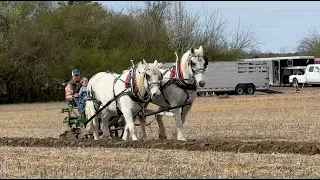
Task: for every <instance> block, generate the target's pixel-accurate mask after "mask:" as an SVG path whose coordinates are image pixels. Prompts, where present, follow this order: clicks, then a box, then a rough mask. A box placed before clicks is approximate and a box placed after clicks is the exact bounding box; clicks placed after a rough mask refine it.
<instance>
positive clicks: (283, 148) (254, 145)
mask: <svg viewBox="0 0 320 180" xmlns="http://www.w3.org/2000/svg"><path fill="white" fill-rule="evenodd" d="M0 146H25V147H103V148H158V149H165V150H167V149H181V150H188V151H218V152H238V153H246V152H251V153H286V154H305V155H314V154H320V143H313V142H286V141H259V142H254V141H253V142H242V141H237V140H222V139H221V140H189V141H186V142H180V141H176V140H165V141H163V140H148V141H138V142H124V141H119V140H118V141H116V140H112V141H111V140H99V141H94V140H92V139H78V140H68V139H58V138H45V139H40V138H7V137H3V138H0Z"/></svg>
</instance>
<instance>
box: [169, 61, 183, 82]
mask: <svg viewBox="0 0 320 180" xmlns="http://www.w3.org/2000/svg"><path fill="white" fill-rule="evenodd" d="M178 66H179V78H181V79H184V78H183V73H182V68H181V63H180V61H179V62H178ZM175 73H176V66H172V70H171V73H170V78H174V76H175Z"/></svg>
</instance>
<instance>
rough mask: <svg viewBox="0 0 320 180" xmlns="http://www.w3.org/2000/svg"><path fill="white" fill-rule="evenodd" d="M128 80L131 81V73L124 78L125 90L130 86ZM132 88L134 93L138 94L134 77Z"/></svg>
mask: <svg viewBox="0 0 320 180" xmlns="http://www.w3.org/2000/svg"><path fill="white" fill-rule="evenodd" d="M130 79H131V72H129V74H128V75H127V77H126V81H125V82H126V83H125V85H124V87H125V88H128V87H129V85H130ZM133 87H134V92H136V93H137V92H139V89H138V87H137V82H136V77H133Z"/></svg>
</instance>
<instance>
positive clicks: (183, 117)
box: [181, 104, 192, 125]
mask: <svg viewBox="0 0 320 180" xmlns="http://www.w3.org/2000/svg"><path fill="white" fill-rule="evenodd" d="M191 107H192V104H191V105H188V106H185V107H183V108H182V113H181V121H182V125H183V124H184V123H185V122H186V117H187V115H188V113H189V111H190V110H191Z"/></svg>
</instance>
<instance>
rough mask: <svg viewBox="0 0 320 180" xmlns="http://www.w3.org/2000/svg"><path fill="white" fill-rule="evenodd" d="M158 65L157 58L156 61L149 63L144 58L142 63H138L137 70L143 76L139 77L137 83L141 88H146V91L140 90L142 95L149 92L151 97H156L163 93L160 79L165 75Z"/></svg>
mask: <svg viewBox="0 0 320 180" xmlns="http://www.w3.org/2000/svg"><path fill="white" fill-rule="evenodd" d="M158 66H159V64H158V61H157V60H155V61H154V63H147V62H146V61H145V60H144V59H143V62H142V63H141V62H139V63H138V67H137V70H138V72H139V74H140V77H141V78H139V79H138V78H137V84H138V86H139V89H144V90H145V91H144V92H140V95H144V94H145V92H148V93H149V94H150V96H151V99H154V98H156V97H158V96H159V95H160V94H161V91H160V81H161V80H162V79H163V75H162V73H161V71H160V69H159V67H158ZM142 77H143V78H142Z"/></svg>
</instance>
